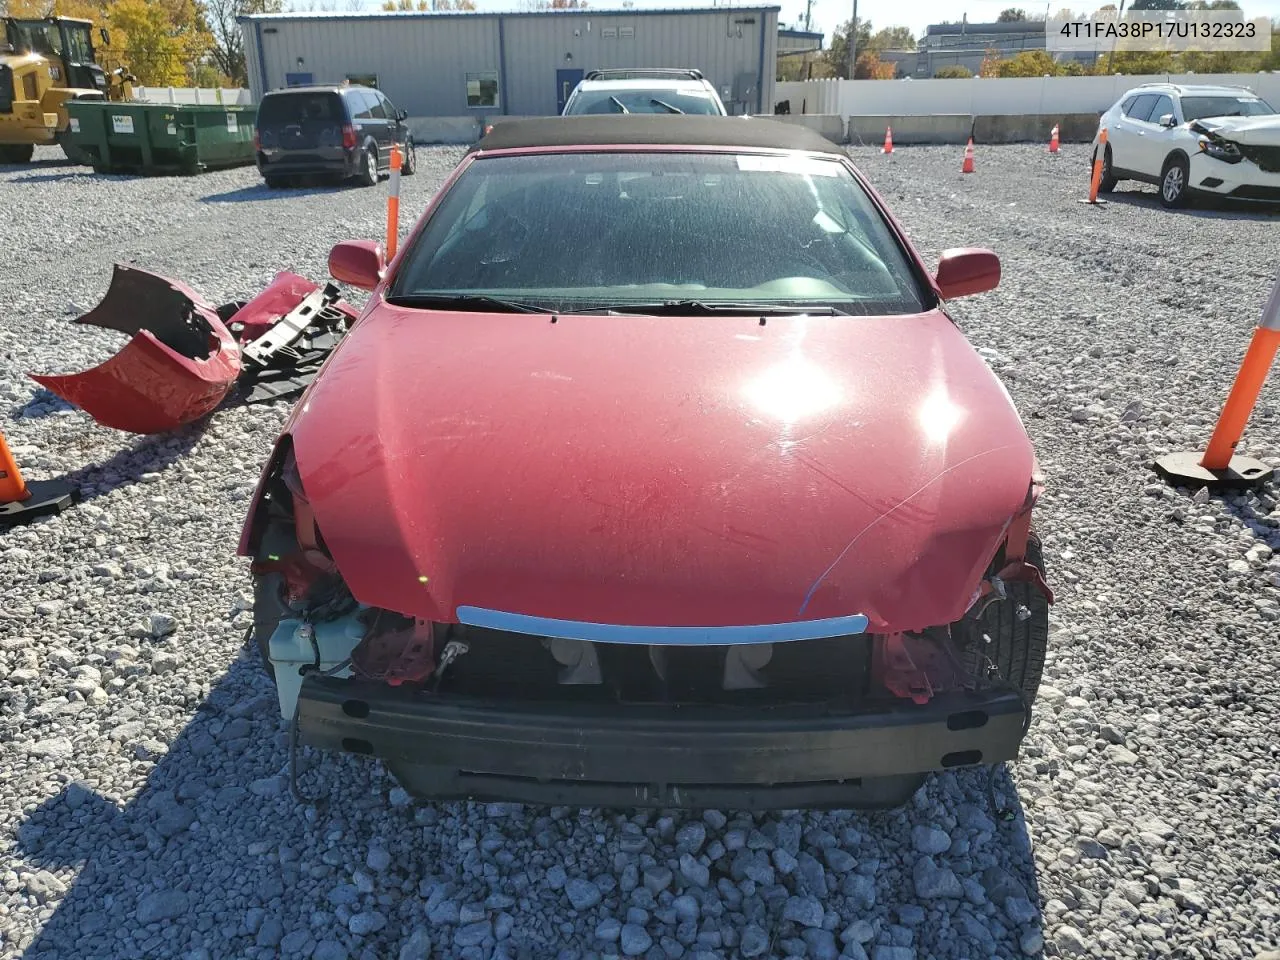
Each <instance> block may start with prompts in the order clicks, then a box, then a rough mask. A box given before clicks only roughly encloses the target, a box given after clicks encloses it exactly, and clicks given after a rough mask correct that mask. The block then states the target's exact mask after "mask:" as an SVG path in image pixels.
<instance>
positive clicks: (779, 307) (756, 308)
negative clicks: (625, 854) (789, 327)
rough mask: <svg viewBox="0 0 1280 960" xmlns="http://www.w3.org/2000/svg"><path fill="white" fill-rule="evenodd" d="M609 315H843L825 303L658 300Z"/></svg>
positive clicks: (612, 309) (616, 308)
mask: <svg viewBox="0 0 1280 960" xmlns="http://www.w3.org/2000/svg"><path fill="white" fill-rule="evenodd" d="M607 310H608V312H609V313H643V314H651V315H653V316H658V317H663V316H705V315H709V314H737V315H740V316H744V317H770V316H799V315H802V314H811V315H814V314H816V315H819V316H824V317H833V316H837V315H839V314H843V312H844V311H842V310H837V309H836V308H835V307H833V306H831V305H830V304H826V303H822V304H819V303H815V304H788V303H740V302H734V301H731V300H658V301H654V302H653V303H612V304H609V306H608V307H607Z"/></svg>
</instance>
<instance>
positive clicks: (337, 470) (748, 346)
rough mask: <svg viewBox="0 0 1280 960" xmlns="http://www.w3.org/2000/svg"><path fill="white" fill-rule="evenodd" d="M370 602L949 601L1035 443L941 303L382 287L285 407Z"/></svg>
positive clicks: (888, 608) (917, 611)
mask: <svg viewBox="0 0 1280 960" xmlns="http://www.w3.org/2000/svg"><path fill="white" fill-rule="evenodd" d="M289 430H290V432H291V433H292V436H293V442H294V450H295V453H296V457H297V461H298V465H299V469H300V471H301V477H302V482H303V487H304V488H305V491H306V494H307V497H308V499H309V500H310V501H311V503H312V506H313V507H314V509H315V513H316V517H317V521H318V525H319V528H320V531H321V533H322V535H323V537H324V539H325V542H326V544H327V545H328V547H329V549H330V550H331V552H332V554H333V556H334V558H335V560H336V562H337V564H338V566H339V568H340V569H341V571H342V573H343V575H344V576H345V578H346V580H347V582H348V584H349V586H350V587H351V590H352V592H353V593H354V595H355V596H356V597H357V598H358V599H360V600H361V601H363V602H365V603H368V604H372V605H375V606H379V607H385V608H389V609H392V610H397V611H400V612H402V613H405V614H409V615H414V616H419V617H424V618H428V619H432V620H439V621H454V620H456V619H457V608H458V607H459V606H471V607H480V608H486V609H489V610H499V611H505V612H510V613H517V614H525V615H532V616H539V617H549V618H557V619H563V620H573V621H587V622H592V623H605V624H624V625H642V626H721V625H723V626H731V625H747V624H778V623H788V622H792V621H798V620H806V619H822V618H834V617H843V616H849V615H855V614H865V615H866V616H867V617H868V618H869V619H870V624H871V626H870V629H872V630H886V629H910V628H917V627H923V626H927V625H931V624H937V623H946V622H949V621H951V620H954V619H957V618H958V617H959V616H960V615H961V614H962V613H963V611H964V610H965V609H966V608H967V606H968V604H969V601H970V599H971V595H972V591H973V590H974V588H975V587H976V585H977V583H978V581H979V579H980V577H981V574H982V572H983V571H984V569H985V568H986V566H987V564H988V563H989V561H990V559H991V556H992V554H993V552H994V551H995V549H996V548H997V546H998V544H999V542H1000V541H1001V539H1002V535H1003V531H1004V528H1005V525H1006V524H1007V522H1008V520H1009V519H1010V517H1011V516H1012V515H1013V514H1014V513H1015V512H1016V511H1017V510H1018V509H1019V508H1020V506H1021V505H1022V504H1023V503H1024V502H1025V500H1026V497H1027V494H1028V486H1029V481H1030V478H1031V473H1032V468H1033V459H1032V450H1031V445H1030V442H1029V440H1028V438H1027V436H1026V433H1025V431H1024V430H1023V427H1022V425H1021V423H1020V421H1019V419H1018V416H1017V414H1016V412H1015V410H1014V408H1013V406H1012V404H1011V402H1010V401H1009V399H1008V395H1007V393H1006V392H1005V391H1004V389H1003V387H1002V386H1001V385H1000V384H999V383H998V381H997V380H996V379H995V377H994V376H993V374H992V373H991V372H990V370H989V369H988V368H987V366H986V365H985V363H984V362H983V361H982V359H981V358H980V357H979V356H978V355H977V354H976V353H975V352H974V351H973V349H972V348H971V347H970V346H969V344H968V343H967V342H966V341H965V339H964V338H963V337H962V335H961V334H960V332H959V331H958V330H957V329H956V328H955V326H954V325H953V324H952V323H951V322H950V321H949V320H948V319H947V317H945V316H944V315H943V314H941V313H938V312H932V313H927V314H923V315H919V316H910V317H883V318H859V317H770V318H769V319H768V321H767V323H766V324H765V325H761V323H760V321H759V319H758V318H755V317H711V318H705V317H704V318H698V319H689V318H672V317H661V318H657V317H639V316H613V317H585V316H563V317H559V318H558V319H557V320H556V321H555V322H552V321H551V319H550V318H549V317H548V316H545V315H529V314H503V315H488V314H475V313H462V314H448V313H440V312H423V311H414V310H407V309H399V308H395V307H390V306H387V305H380V306H378V307H377V308H375V309H374V310H373V311H372V312H371V313H370V314H369V315H367V316H366V318H365V319H364V320H363V321H362V322H361V323H360V324H358V325H357V327H356V328H355V330H354V332H353V333H352V334H351V335H349V336H348V338H347V340H346V341H345V342H344V343H343V345H342V346H341V347H340V348H339V349H338V350H337V351H336V353H335V354H334V355H333V357H331V358H330V362H329V364H328V366H327V367H326V369H325V371H324V372H323V374H322V376H321V377H320V378H319V379H318V380H317V382H316V383H315V384H314V386H313V387H312V389H311V391H310V393H309V394H308V395H307V396H306V397H305V398H304V402H303V403H302V404H300V405H299V407H298V408H297V409H296V410H295V412H294V416H293V419H292V421H291V424H290V427H289Z"/></svg>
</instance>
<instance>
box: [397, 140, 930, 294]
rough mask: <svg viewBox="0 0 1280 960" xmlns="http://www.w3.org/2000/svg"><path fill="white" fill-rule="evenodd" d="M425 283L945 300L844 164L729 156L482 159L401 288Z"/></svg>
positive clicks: (453, 288) (425, 236) (422, 244)
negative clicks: (927, 283)
mask: <svg viewBox="0 0 1280 960" xmlns="http://www.w3.org/2000/svg"><path fill="white" fill-rule="evenodd" d="M414 295H418V296H423V295H426V296H434V297H437V298H438V297H439V296H440V295H451V296H471V297H482V296H483V297H491V298H504V299H507V300H518V301H520V302H522V303H526V304H534V305H538V306H542V307H544V308H548V309H557V310H569V309H591V308H604V309H607V308H610V307H625V306H626V305H628V304H636V303H646V304H647V303H657V304H659V305H661V304H663V303H664V302H665V303H668V304H669V303H670V302H671V301H686V300H696V301H699V302H700V304H702V303H706V302H711V301H731V302H733V303H741V304H746V305H747V308H748V310H747V311H745V312H749V310H750V308H753V307H755V306H756V305H761V306H763V305H767V304H776V305H792V306H796V305H799V306H806V307H808V306H812V307H817V306H821V305H827V306H829V307H831V308H833V309H835V310H838V311H840V312H845V313H857V314H891V313H917V312H919V311H920V310H922V309H924V304H925V302H926V299H931V298H929V297H928V294H927V293H925V292H923V291H922V289H921V287H920V285H919V283H918V282H917V280H916V278H915V275H914V273H913V270H912V268H911V266H910V264H909V261H908V259H907V256H906V254H905V252H904V251H903V250H902V248H901V247H899V245H898V243H897V241H896V239H895V238H894V236H893V234H892V233H891V232H890V230H889V227H888V225H887V224H886V223H885V221H884V220H883V218H882V217H881V216H880V214H879V213H878V212H877V211H876V209H875V207H874V206H873V205H872V203H871V200H870V198H869V197H868V196H867V195H866V193H864V192H863V189H862V187H861V186H859V184H858V182H857V180H855V179H854V177H853V175H852V174H851V173H850V172H849V170H848V169H847V168H846V167H845V166H844V165H843V164H841V163H840V162H838V161H837V160H834V159H832V160H823V159H807V158H804V157H800V156H798V155H792V156H764V155H747V154H719V153H716V154H694V153H583V154H575V153H562V154H547V155H541V156H507V157H487V158H481V159H479V160H476V161H475V162H474V163H472V164H471V166H470V167H469V168H468V169H467V170H466V172H465V173H464V174H463V175H462V176H461V177H460V178H459V179H458V181H457V183H456V184H454V186H453V188H452V189H451V190H450V191H449V192H448V193H447V194H446V195H445V197H444V198H443V199H442V201H441V202H440V206H439V207H438V209H437V210H436V211H435V213H434V214H433V215H432V216H431V218H430V220H429V221H428V223H427V225H426V227H425V229H424V230H423V231H422V233H421V234H420V235H419V236H418V238H417V239H416V241H415V242H414V243H413V245H412V247H411V248H410V249H409V250H408V251H407V252H406V255H405V260H404V264H403V266H402V267H401V268H400V269H399V270H398V271H397V275H396V278H395V282H394V284H393V286H392V289H391V297H392V298H393V299H395V298H400V299H402V300H404V299H405V298H412V297H413V296H414ZM477 308H479V307H478V306H477Z"/></svg>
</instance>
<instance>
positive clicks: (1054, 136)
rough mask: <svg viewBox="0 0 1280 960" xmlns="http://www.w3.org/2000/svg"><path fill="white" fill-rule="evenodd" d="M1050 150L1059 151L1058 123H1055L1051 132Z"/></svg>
mask: <svg viewBox="0 0 1280 960" xmlns="http://www.w3.org/2000/svg"><path fill="white" fill-rule="evenodd" d="M1049 152H1050V153H1057V152H1058V125H1057V124H1056V123H1055V124H1054V125H1053V130H1052V131H1051V132H1050V134H1049Z"/></svg>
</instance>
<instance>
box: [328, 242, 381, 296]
mask: <svg viewBox="0 0 1280 960" xmlns="http://www.w3.org/2000/svg"><path fill="white" fill-rule="evenodd" d="M385 271H386V261H385V260H384V259H383V256H382V244H380V243H378V242H377V241H375V240H344V241H342V243H339V244H337V245H336V246H335V247H334V248H333V249H332V250H330V251H329V275H330V276H331V277H333V279H335V280H337V281H339V282H341V283H349V284H350V285H351V286H353V287H359V288H360V289H361V290H372V289H373V288H374V287H376V286H377V285H378V284H379V283H381V282H382V275H383V273H384V272H385Z"/></svg>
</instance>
